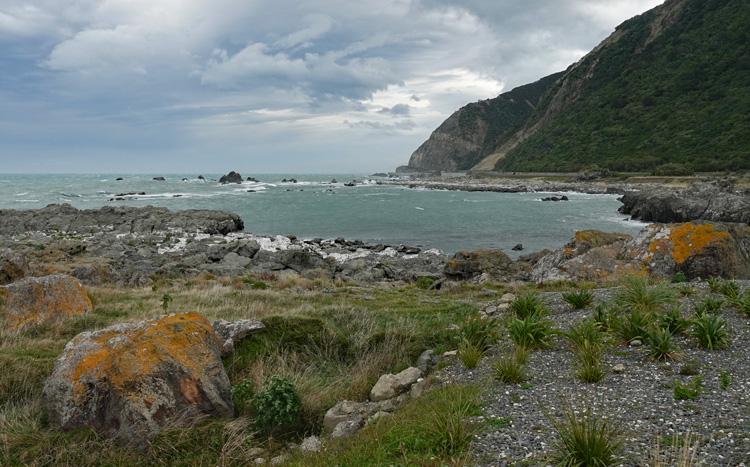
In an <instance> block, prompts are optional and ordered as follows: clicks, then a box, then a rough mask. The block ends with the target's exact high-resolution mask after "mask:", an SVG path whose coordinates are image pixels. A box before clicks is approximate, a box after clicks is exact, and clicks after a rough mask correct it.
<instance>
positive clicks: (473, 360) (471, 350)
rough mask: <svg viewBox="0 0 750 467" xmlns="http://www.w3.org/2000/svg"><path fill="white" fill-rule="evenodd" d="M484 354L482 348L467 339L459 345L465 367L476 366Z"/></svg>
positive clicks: (460, 356) (460, 357) (471, 367)
mask: <svg viewBox="0 0 750 467" xmlns="http://www.w3.org/2000/svg"><path fill="white" fill-rule="evenodd" d="M483 355H484V352H483V351H482V349H480V348H479V347H477V346H476V345H474V344H472V343H471V342H469V341H468V340H466V339H464V340H463V341H461V343H460V344H459V345H458V358H459V360H461V363H463V364H464V367H466V368H468V369H474V368H476V367H477V366H478V365H479V361H480V360H481V359H482V356H483Z"/></svg>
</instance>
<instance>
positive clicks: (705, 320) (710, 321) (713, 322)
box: [692, 314, 729, 350]
mask: <svg viewBox="0 0 750 467" xmlns="http://www.w3.org/2000/svg"><path fill="white" fill-rule="evenodd" d="M692 334H693V337H695V338H696V339H697V340H698V343H699V344H700V346H701V347H703V348H704V349H708V350H716V349H723V348H725V347H727V346H728V345H729V332H728V331H727V322H726V321H725V320H724V319H723V318H721V317H720V316H717V315H712V314H704V315H700V316H698V317H697V318H696V319H694V320H693V329H692Z"/></svg>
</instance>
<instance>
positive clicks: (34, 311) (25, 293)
mask: <svg viewBox="0 0 750 467" xmlns="http://www.w3.org/2000/svg"><path fill="white" fill-rule="evenodd" d="M3 291H4V295H5V299H4V300H3V302H4V304H5V306H4V310H3V317H4V319H5V325H6V326H7V327H8V328H9V329H11V330H13V331H16V332H20V331H24V330H26V329H28V328H30V327H32V326H35V325H40V324H57V323H61V322H63V321H66V320H68V319H71V318H76V317H79V316H83V315H85V314H88V313H90V312H91V311H92V310H93V308H94V306H93V304H92V303H91V299H90V298H89V296H88V294H87V293H86V291H85V290H84V289H83V286H81V283H80V282H78V281H77V280H76V279H75V278H73V277H70V276H66V275H62V274H60V275H53V276H45V277H29V278H26V279H22V280H20V281H18V282H14V283H13V284H10V285H8V286H5V287H4V288H3Z"/></svg>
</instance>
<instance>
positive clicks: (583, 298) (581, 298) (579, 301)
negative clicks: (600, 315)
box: [562, 289, 594, 310]
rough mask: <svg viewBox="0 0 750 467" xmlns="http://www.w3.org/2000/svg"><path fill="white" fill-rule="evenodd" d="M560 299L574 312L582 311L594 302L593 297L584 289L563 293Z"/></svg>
mask: <svg viewBox="0 0 750 467" xmlns="http://www.w3.org/2000/svg"><path fill="white" fill-rule="evenodd" d="M562 298H563V300H565V301H566V302H567V303H568V304H569V305H570V306H571V307H573V309H574V310H582V309H584V308H587V307H589V306H591V304H592V303H593V302H594V296H593V295H592V294H591V292H589V291H588V290H586V289H581V290H578V291H576V292H569V293H564V294H562Z"/></svg>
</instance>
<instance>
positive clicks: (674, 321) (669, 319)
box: [659, 306, 690, 334]
mask: <svg viewBox="0 0 750 467" xmlns="http://www.w3.org/2000/svg"><path fill="white" fill-rule="evenodd" d="M659 327H661V328H662V329H664V330H666V331H669V333H670V334H684V333H685V332H686V331H687V330H688V328H689V327H690V321H688V320H687V319H685V318H684V317H683V316H682V311H680V309H679V308H678V307H676V306H675V307H672V308H670V309H669V310H668V311H667V312H665V313H664V314H662V315H660V316H659Z"/></svg>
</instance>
